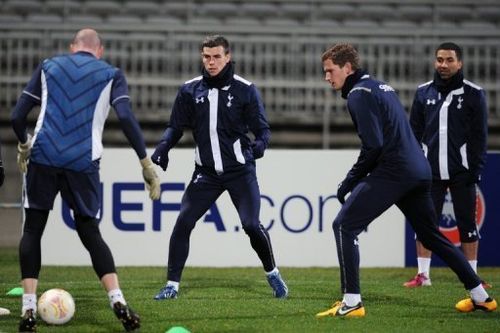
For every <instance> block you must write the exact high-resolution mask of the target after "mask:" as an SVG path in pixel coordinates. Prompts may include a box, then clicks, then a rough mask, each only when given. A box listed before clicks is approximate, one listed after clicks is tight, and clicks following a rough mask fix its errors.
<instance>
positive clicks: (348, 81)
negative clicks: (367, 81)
mask: <svg viewBox="0 0 500 333" xmlns="http://www.w3.org/2000/svg"><path fill="white" fill-rule="evenodd" d="M365 74H367V73H366V71H365V70H363V69H358V70H356V71H355V72H354V73H352V74H350V75H348V76H347V77H346V78H345V82H344V86H343V87H342V98H343V99H347V95H349V92H350V91H351V89H352V88H353V87H354V85H355V84H356V83H358V81H359V80H360V79H361V77H362V76H363V75H365Z"/></svg>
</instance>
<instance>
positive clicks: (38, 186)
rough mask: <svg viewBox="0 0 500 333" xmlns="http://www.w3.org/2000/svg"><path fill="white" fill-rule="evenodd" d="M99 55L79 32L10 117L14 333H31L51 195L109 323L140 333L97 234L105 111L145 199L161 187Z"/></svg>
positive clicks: (115, 73) (45, 66) (120, 82)
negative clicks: (17, 294) (19, 232)
mask: <svg viewBox="0 0 500 333" xmlns="http://www.w3.org/2000/svg"><path fill="white" fill-rule="evenodd" d="M102 54H103V47H102V44H101V40H100V38H99V36H98V34H97V32H96V31H94V30H92V29H83V30H81V31H79V32H78V33H77V34H76V35H75V37H74V39H73V42H72V44H71V54H68V55H61V56H55V57H53V58H50V59H46V60H44V61H43V62H42V63H41V64H40V65H39V66H38V68H37V69H36V70H35V72H34V74H33V76H32V78H31V81H30V82H29V83H28V85H27V86H26V88H25V89H24V90H23V93H22V94H21V97H20V98H19V100H18V102H17V105H16V107H15V109H14V111H13V112H12V126H13V128H14V131H15V133H16V136H17V138H18V139H19V144H18V156H17V162H18V165H19V169H20V170H21V172H23V173H24V172H26V180H25V184H26V188H25V192H24V208H25V222H24V229H23V236H22V238H21V242H20V245H19V257H20V258H19V259H20V265H21V275H22V285H23V288H24V295H23V304H22V319H21V322H20V325H19V331H21V332H34V331H36V316H35V314H36V303H37V301H36V290H37V283H38V274H39V271H40V265H41V249H40V240H41V237H42V233H43V230H44V228H45V225H46V223H47V218H48V215H49V211H50V210H51V209H52V206H53V203H54V199H55V196H56V195H57V193H58V192H60V193H61V196H62V198H63V199H64V200H65V201H66V202H67V204H68V205H69V207H70V208H71V209H72V210H73V213H74V219H75V226H76V231H77V233H78V236H79V237H80V239H81V241H82V243H83V245H84V246H85V248H86V249H87V250H88V251H89V253H90V257H91V259H92V265H93V267H94V270H95V272H96V274H97V276H98V277H99V279H100V281H101V283H102V285H103V287H104V288H105V289H106V291H107V293H108V296H109V300H110V304H111V307H112V308H113V310H114V312H115V314H116V316H117V317H118V319H119V320H120V321H121V322H122V324H123V326H124V328H125V330H127V331H132V330H135V329H137V328H139V327H140V320H139V316H137V315H136V314H135V313H134V312H133V311H132V310H131V309H130V308H129V307H128V305H127V302H126V301H125V299H124V296H123V294H122V292H121V290H120V286H119V283H118V276H117V274H116V270H115V265H114V260H113V256H112V253H111V251H110V249H109V248H108V246H107V244H106V243H105V241H104V240H103V239H102V237H101V234H100V231H99V228H98V219H99V217H100V210H101V207H100V202H101V191H100V179H99V161H100V158H101V153H102V150H103V147H102V143H101V137H102V131H103V128H104V122H105V120H106V117H107V115H108V111H109V107H110V105H112V106H113V108H114V109H115V111H116V114H117V115H118V119H119V120H120V125H121V126H122V128H123V131H124V132H125V135H126V137H127V139H128V141H129V142H130V144H131V145H132V147H133V148H134V150H135V152H136V153H137V156H138V157H139V159H140V164H141V166H142V169H143V177H144V180H145V182H146V186H147V188H148V191H149V196H150V197H151V199H158V198H159V196H160V185H159V179H158V177H157V175H156V173H155V171H154V167H153V164H152V163H151V160H150V159H149V158H148V157H147V155H146V148H145V144H144V139H143V137H142V133H141V130H140V127H139V124H138V123H137V121H136V119H135V117H134V115H133V113H132V111H131V108H130V102H129V99H130V98H129V96H128V87H127V82H126V79H125V76H124V75H123V73H122V72H121V70H119V69H117V68H115V67H112V66H111V65H109V64H108V63H106V62H104V61H102V60H100V58H101V56H102ZM35 105H40V106H41V109H40V115H39V117H38V121H37V124H36V128H35V132H34V135H33V137H31V136H30V135H29V134H27V131H26V129H27V121H26V117H27V115H28V113H29V112H30V111H31V110H32V108H33V107H34V106H35Z"/></svg>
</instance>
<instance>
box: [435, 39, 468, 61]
mask: <svg viewBox="0 0 500 333" xmlns="http://www.w3.org/2000/svg"><path fill="white" fill-rule="evenodd" d="M439 50H452V51H455V54H456V55H457V59H458V60H460V61H462V48H461V47H460V46H458V45H457V44H455V43H452V42H445V43H441V44H440V45H439V46H438V47H437V48H436V52H435V53H434V55H435V56H437V53H438V51H439Z"/></svg>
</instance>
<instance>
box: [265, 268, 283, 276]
mask: <svg viewBox="0 0 500 333" xmlns="http://www.w3.org/2000/svg"><path fill="white" fill-rule="evenodd" d="M279 272H280V271H279V270H278V267H274V269H273V270H272V271H270V272H266V276H269V275H276V274H278V273H279Z"/></svg>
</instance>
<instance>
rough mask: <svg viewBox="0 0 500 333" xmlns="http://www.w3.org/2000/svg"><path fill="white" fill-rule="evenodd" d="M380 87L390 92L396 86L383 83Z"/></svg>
mask: <svg viewBox="0 0 500 333" xmlns="http://www.w3.org/2000/svg"><path fill="white" fill-rule="evenodd" d="M378 87H379V88H380V89H382V90H383V91H385V92H388V91H394V88H393V87H391V86H389V85H387V84H381V85H379V86H378Z"/></svg>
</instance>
